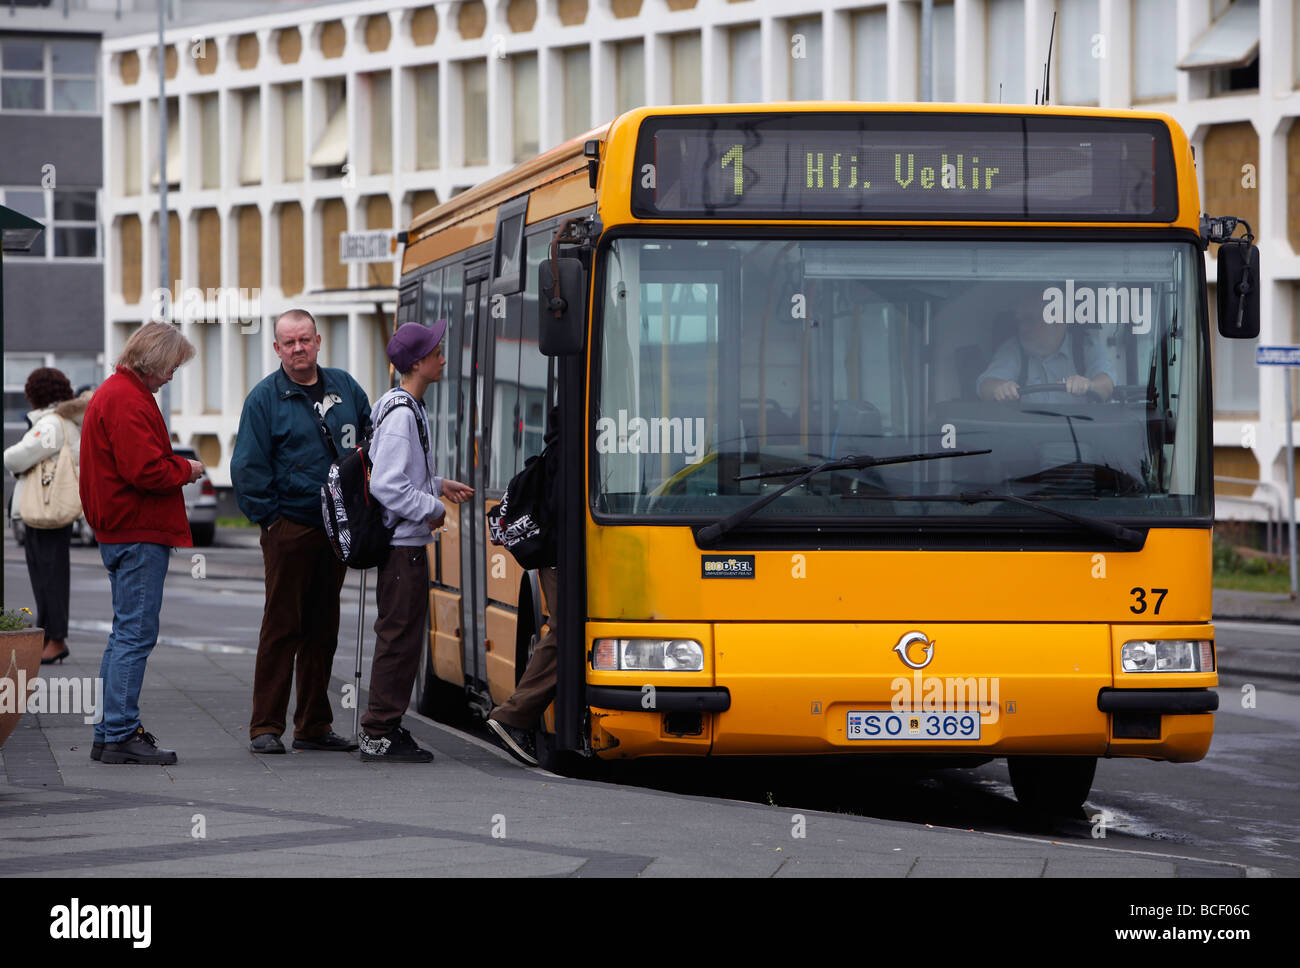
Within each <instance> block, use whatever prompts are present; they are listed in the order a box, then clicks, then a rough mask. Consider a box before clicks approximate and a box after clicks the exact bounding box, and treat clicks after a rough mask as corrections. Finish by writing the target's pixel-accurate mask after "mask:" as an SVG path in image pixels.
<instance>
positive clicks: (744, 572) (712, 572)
mask: <svg viewBox="0 0 1300 968" xmlns="http://www.w3.org/2000/svg"><path fill="white" fill-rule="evenodd" d="M700 577H701V578H753V577H754V556H753V555H701V556H700Z"/></svg>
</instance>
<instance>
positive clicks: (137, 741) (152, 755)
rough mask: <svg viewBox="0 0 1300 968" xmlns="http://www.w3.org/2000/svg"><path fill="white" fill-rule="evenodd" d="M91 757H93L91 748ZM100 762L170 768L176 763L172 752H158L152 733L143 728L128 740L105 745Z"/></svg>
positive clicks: (137, 730)
mask: <svg viewBox="0 0 1300 968" xmlns="http://www.w3.org/2000/svg"><path fill="white" fill-rule="evenodd" d="M91 755H92V756H93V755H94V750H93V748H92V750H91ZM100 762H102V763H144V764H147V765H150V766H171V765H172V764H173V763H175V762H176V753H175V752H174V751H173V750H160V749H159V748H158V740H156V739H155V738H154V735H153V733H146V732H145V731H144V727H143V726H137V727H136V730H135V734H134V735H133V736H132V737H131V738H130V739H127V740H123V741H122V742H120V743H105V744H104V752H103V754H102V755H101V756H100Z"/></svg>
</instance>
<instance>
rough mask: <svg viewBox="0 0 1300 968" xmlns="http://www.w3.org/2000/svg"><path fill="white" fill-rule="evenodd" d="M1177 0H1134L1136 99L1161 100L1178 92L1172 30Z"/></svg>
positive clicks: (1134, 88)
mask: <svg viewBox="0 0 1300 968" xmlns="http://www.w3.org/2000/svg"><path fill="white" fill-rule="evenodd" d="M1177 22H1178V0H1133V43H1132V44H1131V45H1130V46H1131V48H1132V51H1133V100H1135V101H1158V100H1162V99H1169V98H1172V97H1174V95H1175V94H1177V92H1178V57H1177V55H1178V51H1177V50H1176V49H1175V47H1176V45H1174V44H1171V43H1169V32H1170V30H1171V28H1172V27H1173V25H1174V24H1175V23H1177Z"/></svg>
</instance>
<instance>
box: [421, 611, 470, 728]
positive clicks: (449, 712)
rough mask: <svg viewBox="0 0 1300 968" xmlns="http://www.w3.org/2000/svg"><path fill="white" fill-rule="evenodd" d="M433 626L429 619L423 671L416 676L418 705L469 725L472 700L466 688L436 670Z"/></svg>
mask: <svg viewBox="0 0 1300 968" xmlns="http://www.w3.org/2000/svg"><path fill="white" fill-rule="evenodd" d="M431 633H432V627H431V625H430V623H429V620H428V619H425V636H424V648H423V649H421V650H420V671H419V672H418V673H417V674H416V676H415V709H416V712H418V713H419V714H420V715H422V716H428V717H429V718H430V719H436V720H438V721H439V722H443V723H446V724H448V725H449V726H456V727H464V726H467V725H469V704H468V702H467V701H466V698H465V690H464V688H463V687H462V688H460V689H457V688H456V687H455V686H453V685H452V684H451V683H450V682H443V681H442V680H441V679H439V678H438V677H437V676H436V675H434V673H433V655H432V652H431V649H432V647H433V642H432V638H431Z"/></svg>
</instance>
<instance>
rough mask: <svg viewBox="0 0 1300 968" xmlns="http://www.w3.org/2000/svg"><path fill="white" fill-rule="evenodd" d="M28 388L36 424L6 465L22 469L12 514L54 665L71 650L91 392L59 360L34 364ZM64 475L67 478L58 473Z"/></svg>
mask: <svg viewBox="0 0 1300 968" xmlns="http://www.w3.org/2000/svg"><path fill="white" fill-rule="evenodd" d="M23 392H24V394H25V395H26V397H27V401H28V403H30V404H31V405H32V408H33V409H32V412H31V413H29V414H28V415H27V418H28V419H29V420H30V421H31V423H32V429H31V430H29V431H27V433H26V434H24V435H23V439H22V440H20V441H19V442H18V443H16V444H14V445H13V446H12V447H10V448H8V449H7V450H6V451H5V453H4V461H5V468H6V469H8V470H9V471H12V472H13V473H14V474H16V475H18V483H17V484H16V485H15V487H14V494H13V503H12V504H11V506H10V507H11V511H10V514H11V516H13V515H17V516H18V517H20V518H22V519H23V526H24V529H25V530H26V539H25V541H24V550H25V551H26V552H27V576H28V578H29V579H30V581H31V584H32V595H33V597H34V598H35V600H36V621H37V624H38V625H40V626H41V628H43V629H44V630H45V649H44V651H43V652H42V653H41V664H42V665H48V664H50V663H52V662H62V661H63V659H65V658H67V655H68V646H67V641H66V640H67V637H68V608H69V604H68V603H69V597H70V594H71V591H70V589H71V577H70V571H69V561H68V546H69V544H70V542H71V539H72V522H74V521H75V520H76V519H77V518H78V517H80V515H81V502H80V500H79V499H78V498H77V481H76V472H77V467H78V463H79V460H80V447H81V421H82V418H83V417H84V416H85V413H86V404H88V403H89V402H90V392H89V391H87V392H86V393H83V394H82V395H81V396H79V397H74V396H73V393H72V384H71V383H69V382H68V378H67V377H66V376H64V375H63V373H62V372H60V371H59V370H56V369H53V368H52V367H41V368H40V369H38V370H33V371H32V374H31V375H30V376H29V377H28V378H27V385H26V386H25V387H24V390H23ZM65 447H66V448H67V450H68V455H67V456H66V457H65V456H63V451H64V448H65ZM61 463H62V469H60V465H61ZM59 475H62V479H58V480H56V478H58V477H59ZM25 508H26V509H27V510H26V513H25V510H24V509H25ZM29 518H30V520H29Z"/></svg>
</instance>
